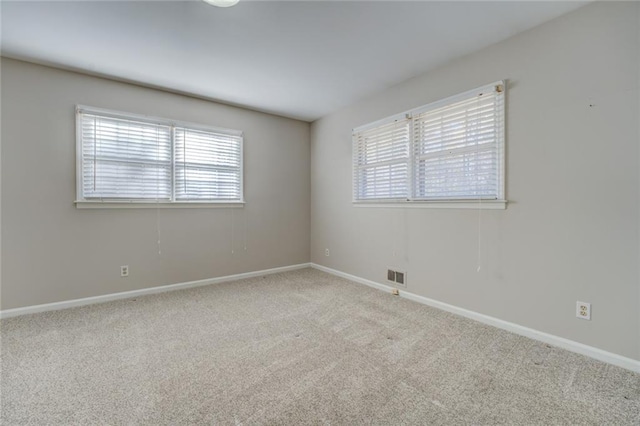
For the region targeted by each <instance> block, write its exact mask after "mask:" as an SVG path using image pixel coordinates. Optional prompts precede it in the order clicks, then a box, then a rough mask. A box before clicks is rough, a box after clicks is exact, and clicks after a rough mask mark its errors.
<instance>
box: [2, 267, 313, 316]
mask: <svg viewBox="0 0 640 426" xmlns="http://www.w3.org/2000/svg"><path fill="white" fill-rule="evenodd" d="M310 266H311V264H310V263H300V264H298V265H290V266H281V267H279V268H271V269H263V270H262V271H253V272H245V273H242V274H235V275H227V276H224V277H217V278H207V279H204V280H198V281H188V282H184V283H178V284H169V285H162V286H158V287H150V288H142V289H140V290H131V291H123V292H121V293H112V294H105V295H102V296H94V297H85V298H83V299H74V300H65V301H62V302H54V303H46V304H43V305H34V306H25V307H24V308H14V309H5V310H4V311H0V319H2V318H10V317H16V316H19V315H28V314H36V313H39V312H47V311H57V310H60V309H67V308H74V307H77V306H85V305H93V304H95V303H104V302H110V301H112V300H118V299H129V298H131V297H139V296H145V295H148V294H155V293H164V292H166V291H175V290H184V289H187V288H193V287H201V286H204V285H210V284H218V283H223V282H227V281H236V280H241V279H245V278H253V277H259V276H262V275H270V274H276V273H279V272H287V271H295V270H297V269H304V268H308V267H310Z"/></svg>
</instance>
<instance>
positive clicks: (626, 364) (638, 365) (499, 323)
mask: <svg viewBox="0 0 640 426" xmlns="http://www.w3.org/2000/svg"><path fill="white" fill-rule="evenodd" d="M310 266H311V267H312V268H314V269H317V270H319V271H323V272H326V273H329V274H332V275H335V276H338V277H342V278H345V279H347V280H349V281H353V282H356V283H359V284H364V285H366V286H369V287H373V288H375V289H378V290H382V291H385V292H391V289H392V287H390V286H387V285H385V284H380V283H377V282H375V281H372V280H369V279H366V278H362V277H358V276H356V275H351V274H348V273H346V272H342V271H338V270H337V269H332V268H329V267H326V266H323V265H319V264H317V263H313V262H311V264H310ZM400 297H404V298H405V299H409V300H412V301H414V302H418V303H421V304H423V305H427V306H431V307H432V308H436V309H440V310H443V311H447V312H451V313H453V314H456V315H460V316H463V317H466V318H469V319H472V320H475V321H478V322H481V323H483V324H487V325H490V326H493V327H497V328H500V329H503V330H506V331H510V332H512V333H515V334H518V335H520V336H524V337H528V338H530V339H533V340H538V341H540V342H544V343H548V344H550V345H553V346H557V347H559V348H562V349H566V350H568V351H571V352H575V353H578V354H581V355H585V356H588V357H590V358H593V359H597V360H598V361H602V362H606V363H608V364H612V365H615V366H617V367H621V368H624V369H627V370H631V371H635V372H637V373H640V360H635V359H633V358H628V357H625V356H622V355H618V354H616V353H613V352H608V351H605V350H603V349H599V348H596V347H594V346H589V345H585V344H584V343H580V342H576V341H574V340H569V339H566V338H564V337H560V336H556V335H553V334H549V333H545V332H543V331H539V330H535V329H533V328H529V327H525V326H523V325H519V324H516V323H513V322H509V321H505V320H501V319H499V318H495V317H491V316H489V315H484V314H481V313H478V312H474V311H470V310H468V309H464V308H460V307H458V306H454V305H449V304H448V303H444V302H440V301H438V300H435V299H430V298H428V297H424V296H420V295H417V294H415V293H410V292H408V291H405V290H402V289H400Z"/></svg>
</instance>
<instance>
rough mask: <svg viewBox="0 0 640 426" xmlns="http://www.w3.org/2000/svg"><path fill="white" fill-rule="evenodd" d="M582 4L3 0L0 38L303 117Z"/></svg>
mask: <svg viewBox="0 0 640 426" xmlns="http://www.w3.org/2000/svg"><path fill="white" fill-rule="evenodd" d="M583 4H584V3H583V2H553V1H548V2H547V1H536V2H515V1H514V2H484V1H473V2H435V1H423V2H421V1H417V2H416V1H413V2H401V1H386V2H365V1H357V2H341V1H324V2H318V1H316V2H310V1H300V2H291V1H289V2H271V1H246V0H241V1H240V3H239V4H238V5H237V6H235V7H232V8H227V9H222V8H216V7H213V6H209V5H207V4H205V3H203V2H201V1H175V2H174V1H162V2H151V1H108V2H98V1H90V2H88V1H72V2H60V1H56V2H34V1H19V2H7V1H2V2H1V3H0V8H1V9H0V12H1V14H2V22H1V24H2V32H1V43H2V44H1V46H2V54H3V55H4V56H8V57H13V58H18V59H24V60H29V61H33V62H38V63H44V64H50V65H55V66H60V67H63V68H69V69H76V70H81V71H85V72H88V73H91V74H98V75H103V76H108V77H111V78H116V79H121V80H125V81H131V82H138V83H142V84H145V85H150V86H153V87H161V88H166V89H170V90H173V91H178V92H183V93H188V94H193V95H197V96H200V97H204V98H208V99H213V100H218V101H221V102H225V103H230V104H235V105H242V106H245V107H248V108H251V109H256V110H260V111H266V112H271V113H274V114H279V115H283V116H287V117H293V118H298V119H302V120H307V121H311V120H314V119H317V118H319V117H321V116H323V115H325V114H327V113H329V112H331V111H334V110H336V109H338V108H340V107H342V106H345V105H348V104H350V103H352V102H354V101H356V100H358V99H360V98H362V97H364V96H366V95H368V94H371V93H373V92H376V91H378V90H381V89H384V88H386V87H389V86H391V85H393V84H395V83H398V82H400V81H402V80H405V79H407V78H410V77H412V76H415V75H418V74H420V73H422V72H425V71H427V70H429V69H432V68H434V67H437V66H439V65H441V64H443V63H445V62H447V61H450V60H452V59H454V58H456V57H459V56H461V55H464V54H467V53H470V52H473V51H476V50H478V49H481V48H483V47H485V46H488V45H490V44H493V43H496V42H498V41H500V40H503V39H505V38H507V37H510V36H512V35H514V34H517V33H519V32H521V31H524V30H527V29H529V28H532V27H534V26H536V25H539V24H541V23H543V22H545V21H548V20H550V19H552V18H555V17H557V16H559V15H562V14H564V13H566V12H568V11H570V10H573V9H576V8H578V7H580V6H581V5H583ZM499 77H503V76H496V78H499Z"/></svg>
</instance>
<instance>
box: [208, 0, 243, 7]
mask: <svg viewBox="0 0 640 426" xmlns="http://www.w3.org/2000/svg"><path fill="white" fill-rule="evenodd" d="M202 1H204V2H205V3H209V4H210V5H212V6H218V7H231V6H235V5H236V4H237V3H238V1H240V0H202Z"/></svg>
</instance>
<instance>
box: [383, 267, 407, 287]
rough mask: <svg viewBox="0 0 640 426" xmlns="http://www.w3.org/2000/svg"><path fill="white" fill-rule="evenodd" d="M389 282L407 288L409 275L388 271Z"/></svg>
mask: <svg viewBox="0 0 640 426" xmlns="http://www.w3.org/2000/svg"><path fill="white" fill-rule="evenodd" d="M387 281H389V282H392V283H394V284H397V285H399V286H401V287H406V286H407V273H406V272H401V271H394V270H393V269H387Z"/></svg>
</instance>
